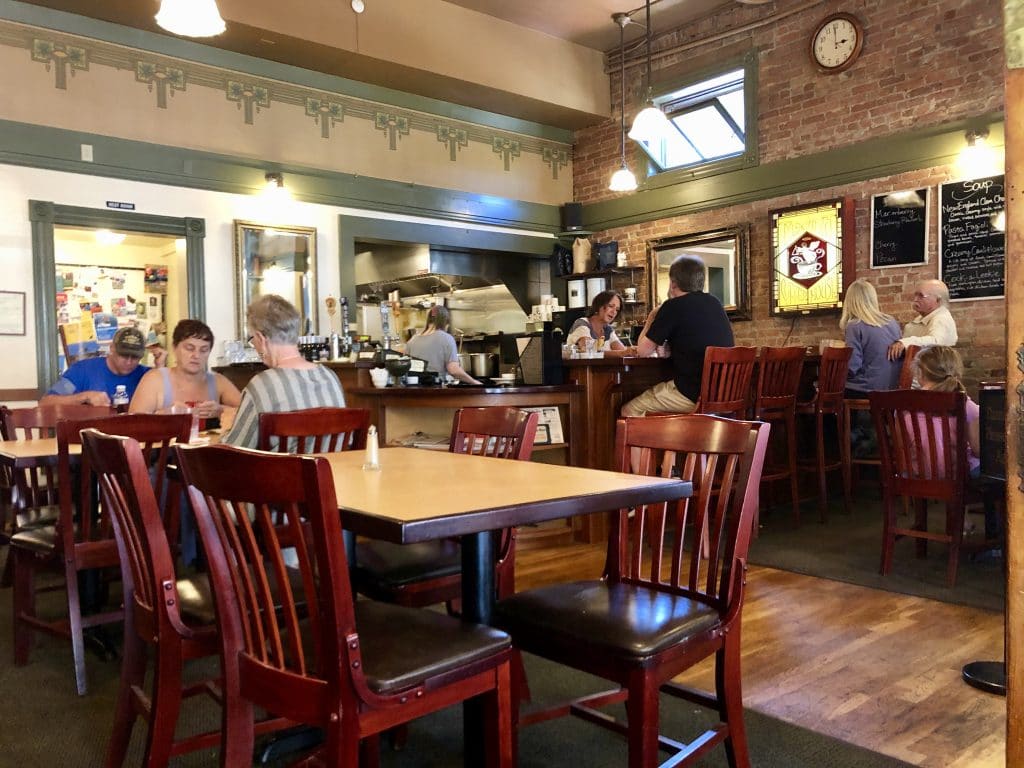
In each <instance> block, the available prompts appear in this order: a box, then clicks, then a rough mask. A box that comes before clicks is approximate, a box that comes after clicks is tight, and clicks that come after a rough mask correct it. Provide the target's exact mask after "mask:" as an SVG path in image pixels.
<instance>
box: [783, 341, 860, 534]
mask: <svg viewBox="0 0 1024 768" xmlns="http://www.w3.org/2000/svg"><path fill="white" fill-rule="evenodd" d="M852 354H853V350H852V349H850V348H849V347H826V348H825V350H824V351H823V352H822V353H821V369H820V370H819V371H818V389H817V391H816V392H815V393H814V398H813V399H811V400H808V401H806V402H802V403H797V405H796V412H797V413H799V414H803V415H807V416H813V417H814V442H815V446H814V447H815V452H814V459H815V460H814V463H813V465H811V466H813V467H814V469H815V470H816V472H817V475H818V511H819V513H820V515H821V521H822V522H825V515H826V510H827V508H828V491H827V489H826V483H825V477H826V474H827V473H829V472H833V471H836V470H838V471H839V472H840V473H841V474H842V476H843V509H844V510H845V511H849V508H850V495H849V487H850V481H849V478H848V475H847V472H846V470H847V467H848V466H849V464H848V462H847V460H846V454H847V453H848V452H849V450H850V436H849V435H848V434H847V433H846V430H845V424H846V422H845V421H844V419H843V392H844V390H845V389H846V371H847V368H849V365H850V355H852ZM826 416H831V417H832V418H834V419H835V425H836V432H837V433H838V434H837V438H838V447H837V455H836V456H834V457H832V456H827V452H826V450H825V417H826Z"/></svg>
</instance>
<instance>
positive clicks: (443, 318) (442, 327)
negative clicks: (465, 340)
mask: <svg viewBox="0 0 1024 768" xmlns="http://www.w3.org/2000/svg"><path fill="white" fill-rule="evenodd" d="M450 324H451V315H450V314H449V313H448V309H447V307H442V306H441V305H440V304H435V305H434V306H432V307H431V308H430V309H429V310H427V322H426V325H424V326H423V330H422V331H420V332H419V333H417V334H416V335H415V336H413V337H412V338H411V339H409V342H408V343H407V344H406V345H405V349H406V351H407V352H408V353H409V354H410V355H411V356H413V357H418V358H419V359H420V360H425V361H426V363H427V370H428V371H433V372H434V373H437V374H439V375H440V376H441V377H442V378H443V377H444V375H445V374H446V373H447V374H449V375H451V376H454V377H455V378H456V379H458V380H459V381H462V382H465V383H466V384H479V383H480V382H479V381H477V380H476V379H474V378H473V377H472V376H470V375H469V374H468V373H466V369H465V368H463V367H462V364H461V363H459V350H458V348H457V347H456V346H455V337H454V336H452V335H451V334H450V333H448V327H449V325H450Z"/></svg>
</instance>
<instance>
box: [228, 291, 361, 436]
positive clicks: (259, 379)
mask: <svg viewBox="0 0 1024 768" xmlns="http://www.w3.org/2000/svg"><path fill="white" fill-rule="evenodd" d="M246 325H247V326H248V328H249V332H250V333H251V334H252V336H250V337H249V340H250V341H251V342H252V345H253V346H254V347H255V348H256V351H257V352H258V353H259V356H260V359H261V360H262V361H263V362H264V363H265V364H266V365H267V367H268V370H266V371H262V372H261V373H258V374H256V375H255V376H253V377H252V380H250V381H249V383H248V384H247V385H246V386H245V389H244V390H242V403H241V405H239V406H238V415H237V416H236V417H235V422H234V424H232V425H231V429H230V430H228V432H227V434H226V435H224V436H223V438H221V442H222V443H225V444H227V445H236V446H240V447H244V448H255V447H256V445H257V442H258V441H259V420H260V414H261V413H274V412H279V411H299V410H304V409H306V408H324V407H337V408H344V407H345V393H344V392H343V391H342V389H341V382H340V381H339V380H338V377H337V376H336V375H335V373H334V372H333V371H332V370H331V369H330V368H325V367H324V366H321V365H315V364H314V363H311V362H309V361H308V360H306V359H305V358H304V357H303V356H302V354H301V353H300V352H299V346H298V344H299V313H298V311H296V309H295V307H293V306H292V305H291V304H290V303H289V302H287V301H286V300H285V299H283V298H281V297H280V296H275V295H273V294H270V295H267V296H260V297H259V298H258V299H256V300H255V301H254V302H252V304H250V305H249V308H248V310H247V311H246Z"/></svg>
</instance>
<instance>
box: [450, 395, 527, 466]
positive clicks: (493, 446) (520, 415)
mask: <svg viewBox="0 0 1024 768" xmlns="http://www.w3.org/2000/svg"><path fill="white" fill-rule="evenodd" d="M539 419H540V414H539V413H537V412H536V411H524V410H520V409H519V408H512V407H505V406H491V407H485V408H460V409H459V410H457V411H456V412H455V417H454V418H453V419H452V434H451V438H450V440H449V442H448V450H449V451H451V452H452V453H472V454H475V455H478V456H494V457H496V458H503V459H520V460H522V461H529V460H530V457H531V456H532V454H533V441H534V439H535V438H536V436H537V423H538V421H539Z"/></svg>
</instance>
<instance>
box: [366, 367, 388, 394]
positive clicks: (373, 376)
mask: <svg viewBox="0 0 1024 768" xmlns="http://www.w3.org/2000/svg"><path fill="white" fill-rule="evenodd" d="M370 380H371V381H373V386H375V387H377V389H383V388H384V387H386V386H387V385H388V369H387V368H371V369H370Z"/></svg>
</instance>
